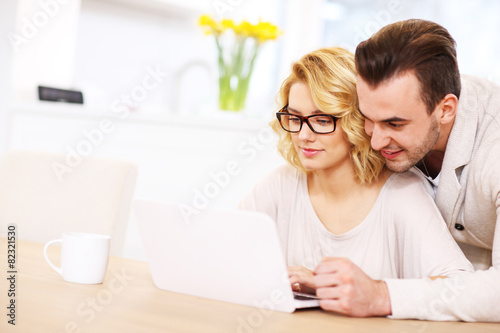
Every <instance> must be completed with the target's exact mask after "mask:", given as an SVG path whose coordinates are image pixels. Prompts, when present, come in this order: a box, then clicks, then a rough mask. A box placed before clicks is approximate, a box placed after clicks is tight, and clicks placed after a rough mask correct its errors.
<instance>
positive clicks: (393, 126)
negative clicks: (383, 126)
mask: <svg viewBox="0 0 500 333" xmlns="http://www.w3.org/2000/svg"><path fill="white" fill-rule="evenodd" d="M389 126H391V127H392V128H401V127H402V126H403V125H402V124H395V123H389Z"/></svg>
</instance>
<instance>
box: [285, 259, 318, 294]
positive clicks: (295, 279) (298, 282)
mask: <svg viewBox="0 0 500 333" xmlns="http://www.w3.org/2000/svg"><path fill="white" fill-rule="evenodd" d="M288 277H289V278H290V283H291V285H292V289H293V291H297V292H301V293H306V294H312V295H315V294H316V284H315V283H314V275H313V271H311V270H309V269H307V268H305V267H303V266H292V267H288Z"/></svg>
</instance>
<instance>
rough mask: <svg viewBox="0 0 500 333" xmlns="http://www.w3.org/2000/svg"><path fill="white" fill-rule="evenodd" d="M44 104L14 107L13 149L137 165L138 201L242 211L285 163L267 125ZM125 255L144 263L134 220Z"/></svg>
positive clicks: (10, 138)
mask: <svg viewBox="0 0 500 333" xmlns="http://www.w3.org/2000/svg"><path fill="white" fill-rule="evenodd" d="M41 105H42V106H40V105H38V106H36V107H32V106H20V107H15V108H14V109H13V110H12V112H11V113H10V129H11V130H10V133H9V135H8V146H9V147H8V148H9V149H31V150H39V151H48V152H55V153H64V154H67V156H68V158H73V160H75V159H76V158H78V157H82V158H85V156H102V157H110V158H117V159H124V160H129V161H133V162H135V163H136V164H137V165H138V166H139V176H138V182H137V187H136V195H135V196H136V197H137V198H146V199H152V200H160V201H178V202H182V203H184V204H187V205H190V206H194V207H198V208H202V209H204V208H206V207H224V208H235V207H236V206H237V204H238V202H239V201H240V200H241V199H242V198H243V197H244V196H245V195H246V194H247V193H248V192H249V191H251V189H252V188H253V186H254V185H255V183H256V182H258V181H259V180H260V179H261V178H262V177H264V176H265V175H266V174H267V173H269V172H270V171H271V170H273V169H274V168H276V167H277V166H279V165H281V164H283V163H284V162H283V160H282V159H281V157H279V156H278V153H277V152H276V149H275V140H276V138H275V135H274V133H273V132H272V130H271V129H270V128H269V126H268V124H267V121H263V120H256V119H245V118H244V116H243V115H234V114H226V115H224V116H220V117H207V116H204V117H202V116H195V115H192V116H182V117H181V116H170V117H168V118H167V117H164V118H163V119H161V118H156V119H155V118H151V117H150V118H146V117H141V116H140V115H135V114H131V115H130V117H128V118H126V119H118V118H113V115H109V114H106V113H105V112H102V113H97V112H91V111H89V110H86V109H85V108H81V107H78V106H71V105H69V106H68V105H59V104H41ZM103 124H105V125H106V126H104V127H103ZM125 256H128V257H132V258H137V259H144V254H143V251H142V244H141V242H140V239H139V234H138V232H137V229H136V225H135V221H134V220H133V218H132V219H131V223H130V227H129V230H128V238H127V244H126V251H125Z"/></svg>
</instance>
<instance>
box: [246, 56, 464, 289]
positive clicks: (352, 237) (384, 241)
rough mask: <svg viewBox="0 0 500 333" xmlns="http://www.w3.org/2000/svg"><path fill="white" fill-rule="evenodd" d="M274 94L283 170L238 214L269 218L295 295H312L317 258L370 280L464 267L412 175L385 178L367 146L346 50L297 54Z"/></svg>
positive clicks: (380, 161)
mask: <svg viewBox="0 0 500 333" xmlns="http://www.w3.org/2000/svg"><path fill="white" fill-rule="evenodd" d="M280 98H281V103H282V105H284V107H283V108H282V109H281V110H280V111H279V112H277V113H276V119H275V120H274V121H272V122H271V126H272V128H273V129H274V131H275V132H276V133H277V134H278V136H279V142H278V150H279V152H280V153H281V154H282V156H283V157H284V158H285V159H286V160H287V161H288V162H289V164H290V165H287V166H283V167H281V168H278V169H277V170H275V171H274V172H272V173H271V174H270V175H268V176H267V177H266V178H265V179H264V180H263V181H261V182H260V183H259V184H258V185H257V186H256V187H255V189H254V191H253V192H252V193H251V194H250V195H249V196H248V197H247V198H245V199H244V200H243V201H242V202H241V203H240V208H241V209H245V210H255V211H261V212H264V213H266V214H268V215H270V216H271V217H272V218H273V219H274V220H275V221H276V224H277V228H278V233H279V235H280V240H281V243H282V246H283V250H284V253H285V256H286V259H287V261H288V266H289V274H290V281H291V283H292V284H293V285H294V286H295V287H296V288H295V289H297V287H299V288H300V289H301V291H305V290H306V289H308V290H307V291H308V292H314V289H315V285H314V279H313V274H312V271H311V270H312V269H314V267H315V266H316V265H317V264H318V263H319V262H320V261H321V259H322V258H323V257H346V258H348V259H350V260H351V261H353V262H354V263H355V264H356V265H358V266H359V267H360V268H361V269H362V270H363V271H365V273H367V274H368V275H369V276H370V277H371V278H373V279H384V278H418V277H425V276H448V275H452V274H456V273H460V272H463V271H471V270H472V266H471V264H470V263H469V261H468V260H467V259H466V258H465V256H464V255H463V253H462V252H461V250H460V249H459V247H458V246H457V244H456V243H455V241H454V240H453V239H452V237H451V235H450V234H449V232H448V230H447V229H446V226H445V223H444V221H443V220H442V218H441V215H440V213H439V211H438V210H437V208H436V206H435V204H434V202H433V200H432V198H431V197H430V196H429V195H428V193H427V192H426V190H425V188H424V186H423V185H422V184H421V183H420V181H419V179H418V178H417V177H416V176H415V175H413V174H412V173H401V174H393V173H391V172H390V171H389V170H388V169H386V168H385V167H384V162H383V159H382V157H381V156H380V155H379V153H378V152H376V151H374V150H372V149H371V147H370V139H369V137H368V136H367V135H366V133H365V131H364V119H363V117H362V116H361V114H360V113H359V111H358V109H357V106H358V101H357V97H356V70H355V66H354V58H353V55H352V54H351V53H350V52H348V51H346V50H343V49H341V48H325V49H320V50H317V51H314V52H312V53H310V54H307V55H305V56H304V57H302V58H301V59H300V60H299V61H297V62H296V63H295V64H293V66H292V73H291V75H290V76H289V77H288V78H287V79H286V80H285V81H284V83H283V84H282V86H281V90H280ZM387 126H394V125H393V124H391V123H388V124H387ZM296 282H300V285H295V283H296Z"/></svg>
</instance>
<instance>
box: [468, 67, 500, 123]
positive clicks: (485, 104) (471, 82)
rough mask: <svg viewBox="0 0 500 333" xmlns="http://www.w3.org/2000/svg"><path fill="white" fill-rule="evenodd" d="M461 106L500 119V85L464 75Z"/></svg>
mask: <svg viewBox="0 0 500 333" xmlns="http://www.w3.org/2000/svg"><path fill="white" fill-rule="evenodd" d="M461 79H462V80H461V81H462V91H461V93H460V98H459V109H460V106H462V108H464V109H468V110H469V111H473V110H475V111H477V112H479V113H485V114H490V115H493V117H494V118H500V85H499V84H497V83H495V82H492V81H489V80H486V79H483V78H480V77H477V76H472V75H462V76H461Z"/></svg>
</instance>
